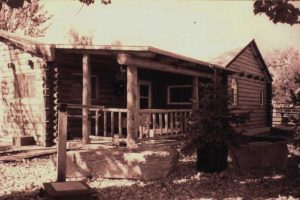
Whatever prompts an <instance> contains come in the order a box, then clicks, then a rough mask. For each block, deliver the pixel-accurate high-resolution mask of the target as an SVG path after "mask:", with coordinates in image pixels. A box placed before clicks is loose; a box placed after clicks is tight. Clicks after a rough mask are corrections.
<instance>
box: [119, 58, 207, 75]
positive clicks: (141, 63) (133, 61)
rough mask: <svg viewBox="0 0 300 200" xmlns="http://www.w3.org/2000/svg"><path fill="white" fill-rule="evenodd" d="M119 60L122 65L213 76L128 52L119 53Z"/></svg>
mask: <svg viewBox="0 0 300 200" xmlns="http://www.w3.org/2000/svg"><path fill="white" fill-rule="evenodd" d="M117 61H118V63H119V64H120V65H133V66H137V67H141V68H146V69H152V70H158V71H164V72H170V73H175V74H182V75H188V76H199V77H204V78H211V77H212V74H210V73H205V72H201V71H198V70H192V69H187V68H184V67H180V66H176V65H169V64H164V63H161V62H157V61H152V60H147V59H141V58H136V57H132V56H130V55H127V54H119V55H118V58H117Z"/></svg>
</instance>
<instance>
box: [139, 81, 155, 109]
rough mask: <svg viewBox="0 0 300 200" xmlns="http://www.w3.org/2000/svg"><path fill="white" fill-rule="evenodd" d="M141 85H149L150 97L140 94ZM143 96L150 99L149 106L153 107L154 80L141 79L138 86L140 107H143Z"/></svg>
mask: <svg viewBox="0 0 300 200" xmlns="http://www.w3.org/2000/svg"><path fill="white" fill-rule="evenodd" d="M141 85H146V86H148V97H141V94H140V89H141ZM141 98H144V99H148V108H147V109H150V108H151V107H152V82H151V81H146V80H140V81H139V87H138V100H139V101H138V107H139V108H140V107H141Z"/></svg>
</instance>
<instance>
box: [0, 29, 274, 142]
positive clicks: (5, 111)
mask: <svg viewBox="0 0 300 200" xmlns="http://www.w3.org/2000/svg"><path fill="white" fill-rule="evenodd" d="M229 53H230V55H231V59H230V60H228V57H229V56H228V52H227V54H226V53H225V54H223V55H221V56H220V57H218V58H217V59H215V60H212V61H202V60H198V59H192V58H189V57H185V56H182V55H179V54H175V53H171V52H168V51H164V50H162V49H158V48H154V47H150V46H118V45H115V46H114V45H63V44H45V43H41V42H38V41H37V40H36V39H32V38H27V37H21V36H18V35H16V34H12V33H8V32H4V31H0V55H1V61H0V72H1V74H0V83H1V101H0V108H1V113H0V121H1V122H0V124H1V127H0V129H1V132H0V137H25V136H31V137H33V138H34V140H35V142H36V144H37V145H42V146H51V145H53V144H54V141H55V138H56V137H57V132H58V112H59V107H60V106H61V107H63V106H64V107H65V106H67V110H68V127H67V129H68V138H70V139H74V138H82V141H83V143H84V144H87V143H89V142H90V136H91V135H95V136H99V137H100V136H101V137H113V136H115V135H118V136H119V137H125V138H126V139H127V141H129V142H130V141H132V142H133V143H134V142H136V141H137V140H139V139H143V138H156V137H160V136H161V137H162V136H165V135H178V134H183V133H186V132H187V120H184V119H187V118H188V117H189V115H190V114H191V112H192V110H193V109H197V106H195V105H197V104H192V103H191V100H193V101H194V102H198V101H199V94H200V93H201V91H200V90H199V85H200V83H205V82H208V81H211V79H212V76H213V74H214V71H215V70H218V71H220V72H221V74H222V76H224V77H225V78H226V80H227V83H228V86H229V87H230V88H231V89H232V96H233V101H232V102H231V103H230V105H229V106H231V107H237V108H239V109H241V110H244V111H245V110H252V111H253V114H252V115H251V122H250V123H249V124H248V125H247V126H248V127H247V130H248V129H249V130H250V129H260V128H265V127H270V126H271V125H270V124H271V113H270V112H271V94H272V89H271V83H272V78H271V76H270V73H269V71H268V69H267V67H266V64H265V62H264V60H263V58H262V56H261V54H260V52H259V50H258V48H257V46H256V43H255V41H254V40H253V41H251V42H250V43H249V44H248V45H246V47H244V48H243V49H241V50H240V51H239V52H234V53H233V52H232V51H230V52H229ZM62 105H63V106H62Z"/></svg>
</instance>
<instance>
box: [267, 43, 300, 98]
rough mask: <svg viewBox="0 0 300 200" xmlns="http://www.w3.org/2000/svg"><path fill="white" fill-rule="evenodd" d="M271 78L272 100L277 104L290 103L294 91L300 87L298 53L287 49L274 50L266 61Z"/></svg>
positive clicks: (299, 57)
mask: <svg viewBox="0 0 300 200" xmlns="http://www.w3.org/2000/svg"><path fill="white" fill-rule="evenodd" d="M266 62H267V65H268V66H269V70H270V72H271V74H272V76H273V79H274V81H273V89H274V91H273V94H274V97H273V100H275V101H276V102H277V103H292V101H293V98H294V97H293V95H292V94H294V91H296V90H297V89H298V88H299V87H300V82H299V77H300V53H299V51H297V50H295V49H293V48H289V49H285V50H275V51H274V52H273V53H272V54H271V55H269V56H268V57H267V59H266Z"/></svg>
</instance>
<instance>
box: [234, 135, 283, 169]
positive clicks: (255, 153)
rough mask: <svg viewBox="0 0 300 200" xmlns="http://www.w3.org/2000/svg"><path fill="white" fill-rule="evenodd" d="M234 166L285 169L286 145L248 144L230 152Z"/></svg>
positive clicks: (275, 143) (281, 142) (280, 142)
mask: <svg viewBox="0 0 300 200" xmlns="http://www.w3.org/2000/svg"><path fill="white" fill-rule="evenodd" d="M231 153H232V156H233V159H234V161H235V164H237V165H238V166H239V167H241V168H246V169H251V168H273V169H285V167H286V163H287V156H288V148H287V144H286V142H284V141H279V142H250V143H249V144H246V145H241V146H239V147H237V148H234V149H233V151H232V152H231Z"/></svg>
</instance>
